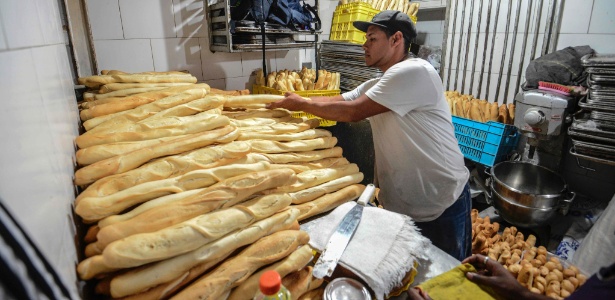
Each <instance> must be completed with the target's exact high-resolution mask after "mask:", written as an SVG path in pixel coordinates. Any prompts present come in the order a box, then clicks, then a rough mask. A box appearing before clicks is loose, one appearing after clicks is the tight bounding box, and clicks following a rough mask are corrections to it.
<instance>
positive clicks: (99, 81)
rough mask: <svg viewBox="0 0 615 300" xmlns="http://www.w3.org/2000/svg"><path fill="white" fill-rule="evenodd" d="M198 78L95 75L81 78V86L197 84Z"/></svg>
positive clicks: (141, 74)
mask: <svg viewBox="0 0 615 300" xmlns="http://www.w3.org/2000/svg"><path fill="white" fill-rule="evenodd" d="M196 81H197V79H196V77H194V76H192V75H190V74H144V73H140V74H139V73H137V74H117V75H95V76H89V77H80V78H79V79H78V82H79V84H83V85H85V86H87V87H89V88H98V87H100V86H101V85H104V84H108V83H118V82H125V83H128V82H133V83H159V82H186V83H196Z"/></svg>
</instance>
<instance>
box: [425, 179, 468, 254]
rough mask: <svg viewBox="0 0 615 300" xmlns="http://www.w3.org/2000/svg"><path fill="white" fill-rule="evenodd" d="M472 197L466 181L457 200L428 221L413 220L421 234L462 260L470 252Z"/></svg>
mask: <svg viewBox="0 0 615 300" xmlns="http://www.w3.org/2000/svg"><path fill="white" fill-rule="evenodd" d="M471 209H472V197H471V196H470V185H469V184H467V183H466V186H465V188H464V189H463V192H462V193H461V195H460V196H459V198H457V201H455V203H453V205H451V206H450V207H449V208H447V209H446V210H445V211H444V212H443V213H442V215H441V216H439V217H438V218H437V219H435V220H433V221H429V222H415V224H416V226H417V227H418V228H419V229H421V233H422V234H423V236H425V237H427V238H428V239H430V240H431V242H432V243H433V244H434V245H435V246H436V247H438V248H440V249H442V250H443V251H444V252H446V253H448V254H450V255H451V256H452V257H454V258H456V259H458V260H463V259H464V258H466V257H468V256H470V255H471V254H472V221H471V219H470V210H471Z"/></svg>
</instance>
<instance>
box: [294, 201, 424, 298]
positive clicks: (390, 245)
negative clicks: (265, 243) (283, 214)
mask: <svg viewBox="0 0 615 300" xmlns="http://www.w3.org/2000/svg"><path fill="white" fill-rule="evenodd" d="M355 205H357V204H356V203H355V202H353V201H351V202H347V203H344V204H342V205H340V206H338V207H337V208H336V209H335V210H333V211H332V212H331V213H330V214H328V215H326V216H324V217H321V218H318V219H315V220H313V221H310V222H307V223H306V224H303V225H301V229H302V230H304V231H306V232H308V234H309V235H310V246H312V247H313V248H315V249H317V250H319V251H322V250H323V249H324V248H325V246H326V245H327V243H328V241H329V238H330V237H331V235H332V234H333V232H335V230H336V229H337V226H338V225H339V223H340V222H341V221H342V219H343V218H344V216H345V215H346V213H347V212H348V211H349V210H350V209H351V208H353V207H354V206H355ZM429 246H431V242H430V241H429V240H428V239H427V238H425V237H423V236H422V235H421V234H420V233H419V232H418V230H417V228H416V227H415V226H414V222H413V221H412V219H411V218H410V217H408V216H405V215H401V214H397V213H394V212H391V211H387V210H384V209H381V208H376V207H370V206H367V207H365V208H364V209H363V214H362V217H361V221H360V223H359V226H358V227H357V229H356V231H355V234H354V236H353V237H352V239H351V240H350V242H349V243H348V246H347V247H346V250H345V251H344V253H343V254H342V257H341V258H340V262H339V263H340V264H342V265H343V266H344V267H345V268H347V269H348V270H350V271H352V272H353V273H354V274H356V275H357V276H359V277H360V278H361V279H363V280H364V281H365V282H366V283H367V284H368V285H369V287H370V288H371V289H372V290H373V291H374V293H375V295H376V298H377V299H383V298H384V296H385V295H387V294H388V293H389V292H391V291H392V290H393V289H394V288H395V287H398V286H401V283H402V280H403V278H404V276H405V275H406V274H407V273H408V272H409V271H410V269H411V268H412V267H413V265H414V262H415V261H416V262H418V263H421V262H422V261H426V260H427V256H426V255H425V253H426V251H425V249H427V248H428V247H429Z"/></svg>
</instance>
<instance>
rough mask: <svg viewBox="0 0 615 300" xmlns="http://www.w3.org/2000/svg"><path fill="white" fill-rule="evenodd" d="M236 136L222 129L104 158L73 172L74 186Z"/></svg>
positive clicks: (228, 128) (230, 127)
mask: <svg viewBox="0 0 615 300" xmlns="http://www.w3.org/2000/svg"><path fill="white" fill-rule="evenodd" d="M237 134H238V133H237V131H236V128H235V127H232V126H225V127H222V128H219V129H215V130H210V131H205V132H201V133H195V134H191V135H189V136H187V137H185V138H181V139H175V140H171V141H168V142H164V143H161V144H158V145H154V146H150V147H146V148H142V149H139V150H135V151H132V152H129V153H126V154H122V155H118V156H115V157H111V158H107V159H105V160H102V161H99V162H96V163H94V164H91V165H89V166H86V167H83V168H81V169H79V170H77V171H76V172H75V184H76V185H85V184H90V183H92V182H94V181H96V180H98V179H101V178H103V177H105V176H109V175H113V174H119V173H124V172H126V171H130V170H133V169H135V168H137V167H139V166H141V165H143V164H144V163H146V162H148V161H149V160H151V159H154V158H158V157H163V156H168V155H173V154H178V153H182V152H186V151H190V150H194V149H198V148H201V147H205V146H207V145H211V144H213V143H216V142H218V141H219V140H221V139H224V140H227V141H228V140H229V139H230V140H234V139H235V138H237Z"/></svg>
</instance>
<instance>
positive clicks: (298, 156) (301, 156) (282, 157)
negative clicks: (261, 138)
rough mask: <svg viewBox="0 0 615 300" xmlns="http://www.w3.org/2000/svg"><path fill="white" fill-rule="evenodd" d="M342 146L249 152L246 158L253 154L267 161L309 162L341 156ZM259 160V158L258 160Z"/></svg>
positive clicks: (279, 162)
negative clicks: (277, 151)
mask: <svg viewBox="0 0 615 300" xmlns="http://www.w3.org/2000/svg"><path fill="white" fill-rule="evenodd" d="M342 151H343V150H342V148H341V147H333V148H328V149H322V150H314V151H303V152H287V153H250V154H248V155H247V159H249V158H252V157H255V156H263V157H266V158H267V161H269V162H270V163H274V164H287V163H298V162H309V161H316V160H321V159H324V158H331V157H342ZM258 161H260V160H258Z"/></svg>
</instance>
